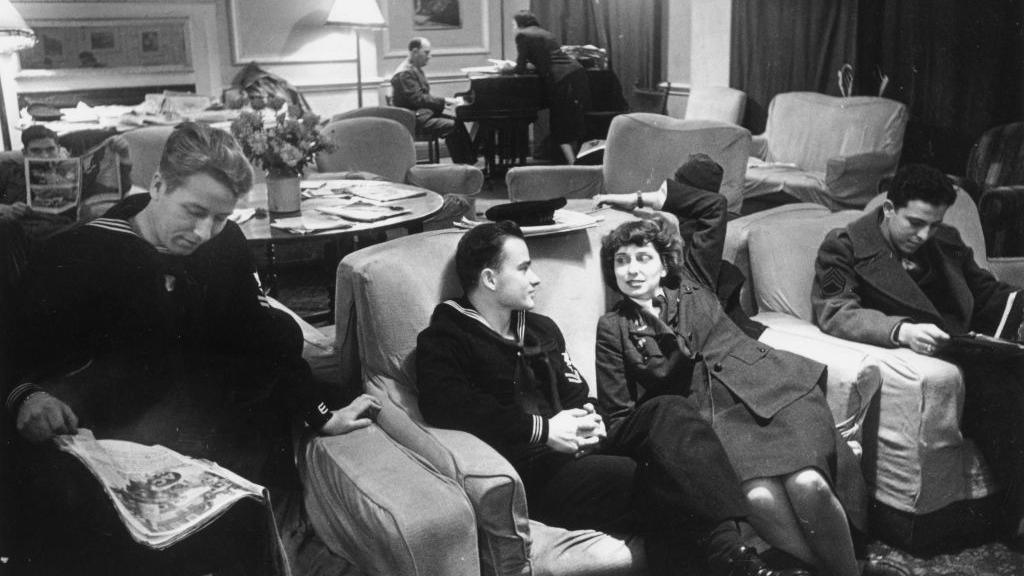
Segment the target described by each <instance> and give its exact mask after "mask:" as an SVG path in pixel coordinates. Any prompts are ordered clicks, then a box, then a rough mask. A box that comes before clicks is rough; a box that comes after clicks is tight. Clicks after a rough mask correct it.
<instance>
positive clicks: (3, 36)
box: [0, 0, 36, 53]
mask: <svg viewBox="0 0 1024 576" xmlns="http://www.w3.org/2000/svg"><path fill="white" fill-rule="evenodd" d="M35 43H36V35H35V32H32V29H31V28H29V27H28V25H27V24H25V19H24V18H22V17H21V14H18V11H17V10H15V8H14V6H12V5H11V3H10V1H9V0H0V53H10V52H17V51H18V50H23V49H25V48H29V47H31V46H34V45H35Z"/></svg>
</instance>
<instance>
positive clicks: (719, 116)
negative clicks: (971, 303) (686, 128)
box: [683, 86, 747, 124]
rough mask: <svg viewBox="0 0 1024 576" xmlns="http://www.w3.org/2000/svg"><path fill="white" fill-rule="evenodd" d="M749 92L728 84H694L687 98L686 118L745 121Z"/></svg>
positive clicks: (734, 122) (735, 122) (733, 122)
mask: <svg viewBox="0 0 1024 576" xmlns="http://www.w3.org/2000/svg"><path fill="white" fill-rule="evenodd" d="M746 108H747V94H746V92H743V91H742V90H736V89H735V88H729V87H728V86H694V87H692V88H690V94H689V95H688V96H687V98H686V112H685V114H684V115H683V118H684V119H686V120H718V121H720V122H728V123H730V124H739V123H740V122H742V121H743V112H744V111H746Z"/></svg>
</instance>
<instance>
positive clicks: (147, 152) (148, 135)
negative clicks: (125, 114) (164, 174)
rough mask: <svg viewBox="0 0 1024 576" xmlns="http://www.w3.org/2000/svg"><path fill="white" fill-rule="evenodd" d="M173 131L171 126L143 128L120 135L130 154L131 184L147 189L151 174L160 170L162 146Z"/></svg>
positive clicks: (151, 177)
mask: <svg viewBox="0 0 1024 576" xmlns="http://www.w3.org/2000/svg"><path fill="white" fill-rule="evenodd" d="M173 131H174V127H173V126H145V127H143V128H137V129H135V130H129V131H127V132H125V133H124V134H122V136H124V139H125V140H127V141H128V147H129V148H130V149H131V154H132V182H133V183H134V184H135V185H137V186H139V187H140V188H144V189H146V190H148V189H149V182H150V180H152V179H153V174H155V173H156V171H157V170H158V169H159V168H160V157H161V156H163V153H164V144H166V143H167V139H168V138H169V137H170V136H171V132H173Z"/></svg>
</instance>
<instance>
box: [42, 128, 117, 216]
mask: <svg viewBox="0 0 1024 576" xmlns="http://www.w3.org/2000/svg"><path fill="white" fill-rule="evenodd" d="M25 197H26V198H27V202H26V203H27V204H28V206H29V207H30V208H32V211H33V212H36V213H38V214H45V215H50V216H59V217H66V218H68V219H71V220H77V219H78V218H79V215H80V214H81V212H82V206H83V205H89V204H94V203H98V202H102V203H109V204H111V205H113V204H115V203H116V202H118V201H120V200H121V198H122V197H123V193H122V192H121V163H120V158H119V157H118V155H117V154H115V153H108V150H107V144H106V141H104V142H101V143H100V144H98V145H96V146H94V147H93V148H91V149H89V150H88V151H87V152H85V153H84V154H82V155H81V156H78V157H71V158H25Z"/></svg>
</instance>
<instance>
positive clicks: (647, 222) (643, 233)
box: [601, 216, 683, 294]
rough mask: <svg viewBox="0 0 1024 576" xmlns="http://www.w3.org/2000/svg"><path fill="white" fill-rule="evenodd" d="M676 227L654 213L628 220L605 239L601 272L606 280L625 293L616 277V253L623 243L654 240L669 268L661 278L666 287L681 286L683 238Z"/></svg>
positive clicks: (642, 244)
mask: <svg viewBox="0 0 1024 576" xmlns="http://www.w3.org/2000/svg"><path fill="white" fill-rule="evenodd" d="M675 228H676V227H675V225H674V224H672V223H671V222H669V221H668V220H666V219H664V218H662V217H659V216H654V217H652V218H650V219H644V220H634V221H631V222H626V223H624V224H621V225H620V226H619V227H618V228H616V229H615V230H612V231H611V232H609V233H608V235H607V236H605V237H604V238H603V239H602V240H601V274H602V276H603V277H604V282H605V284H607V285H608V287H609V288H611V289H612V290H614V291H616V292H619V293H620V294H621V293H622V291H621V290H619V283H618V282H617V281H616V280H615V253H616V252H618V251H619V248H622V247H623V246H630V245H632V246H645V245H647V244H650V245H652V246H654V249H655V250H657V252H658V254H660V255H661V263H662V264H663V265H664V266H665V270H666V272H667V274H665V277H664V278H662V279H661V285H662V286H664V287H666V288H678V287H679V269H680V266H681V265H682V262H681V255H682V252H683V241H682V239H680V237H679V232H678V231H677V230H676V229H675Z"/></svg>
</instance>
